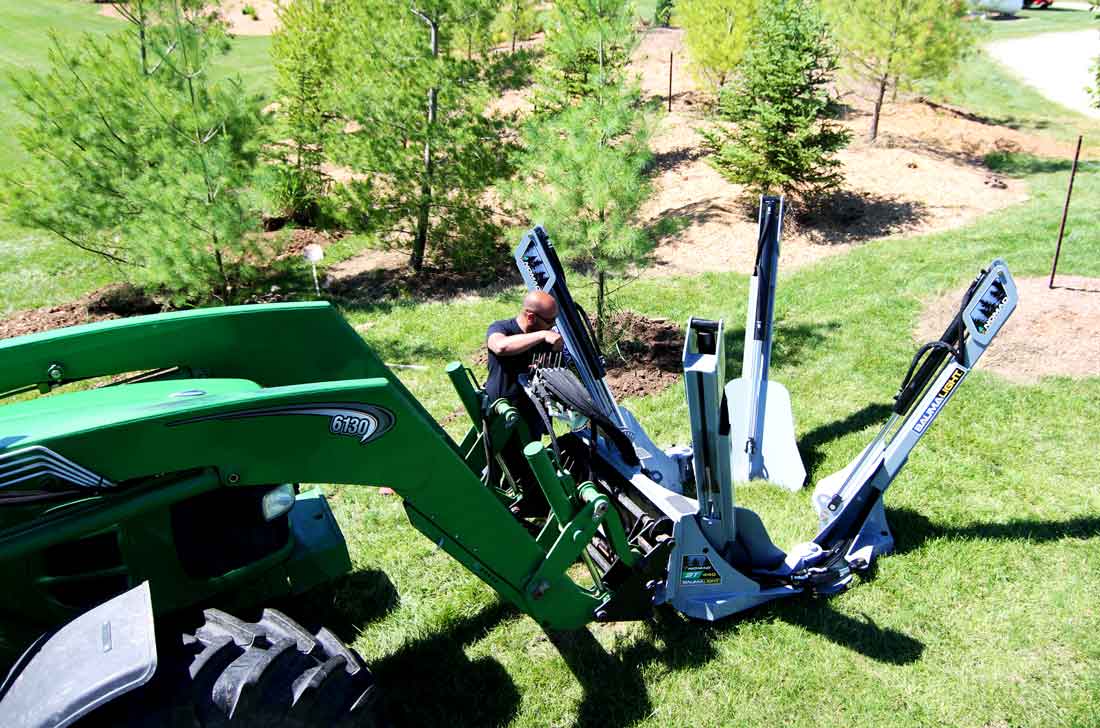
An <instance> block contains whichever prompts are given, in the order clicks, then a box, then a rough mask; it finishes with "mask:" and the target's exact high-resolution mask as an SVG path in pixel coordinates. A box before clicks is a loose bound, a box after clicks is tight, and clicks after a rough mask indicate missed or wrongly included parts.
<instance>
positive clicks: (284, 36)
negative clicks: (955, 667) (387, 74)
mask: <svg viewBox="0 0 1100 728" xmlns="http://www.w3.org/2000/svg"><path fill="white" fill-rule="evenodd" d="M277 12H278V16H279V30H277V31H276V32H275V35H274V37H273V38H272V40H271V59H272V65H273V66H274V68H275V95H276V98H277V99H278V103H279V107H278V110H277V112H276V116H275V125H274V128H273V129H272V135H271V136H272V139H271V141H270V142H269V143H268V144H267V149H268V150H269V151H268V154H267V157H268V160H267V161H269V162H270V165H269V166H268V167H267V168H266V169H265V170H264V176H265V177H266V180H267V184H266V185H265V186H266V188H267V190H268V194H269V196H270V197H271V198H272V202H273V205H274V207H275V208H276V210H278V212H279V214H281V215H282V216H284V217H288V218H290V219H292V220H294V221H295V222H298V223H300V224H303V225H311V224H313V223H314V222H315V219H316V217H317V215H318V213H319V210H320V204H321V200H322V198H323V197H324V194H325V188H326V177H325V174H324V171H323V163H324V161H325V148H326V146H327V144H328V141H329V138H330V137H331V135H332V134H333V133H334V126H335V122H336V113H335V103H336V102H335V98H334V88H333V85H334V82H333V73H334V70H335V69H334V60H333V56H332V47H333V42H334V40H335V38H336V32H337V28H336V24H335V22H334V16H333V14H332V12H331V8H330V7H329V3H327V2H325V0H293V2H289V3H287V4H284V5H280V6H279V8H278V11H277Z"/></svg>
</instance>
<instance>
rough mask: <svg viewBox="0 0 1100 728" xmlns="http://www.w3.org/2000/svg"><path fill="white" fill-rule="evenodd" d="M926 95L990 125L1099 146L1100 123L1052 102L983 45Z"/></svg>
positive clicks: (930, 88)
mask: <svg viewBox="0 0 1100 728" xmlns="http://www.w3.org/2000/svg"><path fill="white" fill-rule="evenodd" d="M1098 32H1100V29H1098ZM926 94H927V95H928V96H929V97H931V98H933V99H934V100H937V101H940V102H946V103H950V104H952V105H954V106H958V107H961V108H963V109H965V110H967V111H969V112H971V113H973V114H977V115H978V116H980V117H982V118H983V119H985V120H986V121H987V122H988V123H990V124H997V125H999V126H1007V127H1009V128H1012V129H1019V130H1021V131H1024V132H1029V133H1037V134H1043V135H1046V136H1050V137H1053V138H1055V139H1060V140H1063V141H1076V140H1077V135H1078V134H1083V135H1084V136H1085V149H1086V150H1088V149H1089V148H1090V147H1095V148H1097V149H1100V135H1098V134H1097V132H1100V121H1098V120H1096V119H1091V118H1089V117H1087V116H1085V115H1083V114H1081V113H1079V112H1077V111H1073V110H1072V109H1067V108H1065V107H1064V106H1061V105H1060V104H1056V103H1054V102H1053V101H1051V100H1050V99H1048V98H1046V97H1045V96H1043V95H1042V94H1040V93H1039V92H1038V91H1037V90H1035V89H1034V88H1033V87H1031V86H1028V85H1027V84H1024V83H1022V82H1021V81H1020V80H1019V79H1018V78H1016V77H1015V75H1014V74H1013V73H1012V71H1011V70H1009V69H1007V68H1005V67H1004V66H1002V65H1001V64H1000V63H998V62H997V61H995V60H993V59H992V58H991V57H990V56H989V54H988V53H986V52H985V51H984V50H981V49H978V50H976V51H975V52H974V54H973V55H972V56H970V58H968V59H967V61H966V62H965V63H962V64H960V65H959V67H958V68H957V69H956V70H955V71H954V72H953V73H952V74H951V75H950V76H949V77H948V78H947V79H946V80H944V81H943V82H940V83H937V84H935V85H934V86H931V87H929V88H928V89H927V90H926Z"/></svg>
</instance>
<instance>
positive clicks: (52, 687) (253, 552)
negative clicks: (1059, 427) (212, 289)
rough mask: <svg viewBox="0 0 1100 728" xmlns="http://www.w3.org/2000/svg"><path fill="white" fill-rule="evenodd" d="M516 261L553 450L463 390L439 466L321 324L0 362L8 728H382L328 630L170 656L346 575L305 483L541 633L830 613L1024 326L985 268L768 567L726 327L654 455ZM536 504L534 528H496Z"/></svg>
mask: <svg viewBox="0 0 1100 728" xmlns="http://www.w3.org/2000/svg"><path fill="white" fill-rule="evenodd" d="M765 232H767V231H765ZM763 237H767V236H766V235H764V236H763ZM516 262H517V265H518V267H519V268H520V271H521V273H522V274H523V276H524V279H525V281H526V283H527V285H528V287H529V288H541V289H544V290H546V291H547V292H549V293H551V294H552V295H553V296H554V297H555V299H556V300H557V302H558V306H559V315H558V319H557V322H556V323H557V328H558V330H559V332H560V333H561V334H562V336H563V339H564V340H565V348H566V351H565V352H564V354H563V355H562V356H558V357H555V358H554V359H553V360H552V361H545V362H542V364H543V365H542V366H540V367H539V368H537V369H536V370H534V371H533V372H532V373H531V375H530V376H529V377H528V378H526V380H525V382H524V384H525V386H526V391H527V393H528V395H529V396H530V397H531V398H532V402H533V403H534V404H535V405H536V409H537V411H538V412H540V413H541V415H542V416H543V417H544V418H545V420H546V423H547V424H548V425H549V426H550V427H549V429H550V430H551V433H552V435H551V438H550V440H549V441H548V442H547V443H543V442H542V441H539V440H537V439H532V438H531V437H530V436H529V434H528V428H527V425H526V424H525V422H524V420H523V418H522V417H521V416H520V414H519V412H518V411H517V409H516V408H515V407H513V406H512V405H511V404H509V403H508V402H506V401H503V400H501V401H496V402H490V401H488V400H487V398H486V396H485V394H484V392H483V391H482V390H480V389H479V388H478V387H477V386H476V385H475V383H474V380H473V377H472V375H471V373H470V372H469V371H468V370H466V369H465V368H464V367H462V366H461V365H459V364H452V365H450V366H449V367H448V369H447V375H448V376H449V377H450V378H451V381H452V382H453V384H454V386H455V389H456V393H457V396H458V398H459V400H460V401H461V403H462V405H463V406H464V408H465V410H466V412H467V413H468V414H469V417H470V421H471V426H470V429H469V432H468V434H467V435H466V437H465V438H464V439H463V440H462V441H461V442H456V441H454V440H452V438H451V437H449V436H448V434H447V433H446V432H445V431H444V430H443V429H442V428H441V427H440V425H439V424H438V423H437V422H435V420H433V419H432V417H431V416H430V415H429V414H428V412H427V411H426V410H425V409H424V407H423V406H421V404H420V403H419V402H417V400H416V398H415V397H414V396H413V395H412V394H411V393H410V392H409V391H408V390H407V389H406V388H405V386H404V385H402V383H401V382H400V380H398V378H397V377H396V376H395V375H394V373H393V372H392V371H390V370H389V369H388V368H387V367H386V366H385V365H384V364H383V362H382V361H381V360H380V359H379V357H378V356H377V355H376V354H375V352H374V351H372V350H371V348H370V347H369V346H367V345H366V344H365V343H364V342H363V340H362V339H361V338H360V337H359V335H358V334H356V332H355V331H354V330H353V329H352V328H351V326H349V325H348V324H347V323H346V322H345V321H344V320H343V319H342V318H341V316H340V315H339V314H338V313H337V312H336V310H335V309H333V308H332V307H331V306H330V305H328V304H327V303H292V304H274V305H259V306H238V307H227V308H220V309H209V310H197V311H187V312H180V313H167V314H159V315H153V316H140V317H136V318H130V319H124V320H117V321H110V322H104V323H97V324H90V325H85V326H77V327H73V328H67V329H62V330H58V331H52V332H48V333H42V334H35V335H31V336H24V337H19V338H15V339H10V340H6V341H0V394H2V395H3V396H4V397H5V399H4V402H5V404H3V405H2V406H0V581H2V583H3V584H4V590H3V593H2V596H0V620H2V625H3V628H4V631H5V634H6V635H7V636H8V639H9V641H14V642H17V643H19V646H20V647H23V646H25V645H26V644H27V640H22V641H21V640H20V638H19V635H28V634H34V633H39V634H41V633H43V632H44V634H42V636H41V637H39V638H38V639H35V640H33V642H31V643H30V647H29V648H27V649H26V650H25V652H23V654H22V657H20V658H18V660H17V661H16V662H15V664H14V667H13V668H12V669H11V672H10V674H9V675H8V677H7V679H6V680H5V681H4V682H3V684H2V685H0V725H2V726H28V727H30V726H64V725H69V724H71V723H74V722H78V721H79V722H80V724H81V725H87V724H95V725H188V726H193V725H198V726H215V725H259V724H263V725H265V726H267V727H269V728H272V727H274V726H332V725H345V724H346V725H353V724H354V725H372V724H375V723H376V722H378V721H380V720H381V718H380V716H379V713H378V702H379V701H378V699H377V693H378V691H377V689H376V687H375V685H374V684H373V681H372V679H371V676H370V673H369V672H368V670H367V668H366V667H365V666H364V665H363V663H362V661H361V659H360V658H359V657H358V656H357V655H356V654H355V653H354V652H353V651H352V650H350V649H348V648H347V647H346V646H345V645H344V644H342V643H341V642H340V641H339V640H338V639H337V638H336V637H335V636H334V635H333V634H332V633H330V632H328V631H327V630H324V629H321V630H320V631H317V632H310V631H307V630H305V629H303V628H302V627H301V626H299V625H298V624H297V623H296V622H294V621H292V620H291V619H290V618H289V617H287V616H286V615H284V614H282V613H280V612H278V611H275V610H270V609H268V610H266V611H264V612H263V616H262V617H261V618H260V619H258V620H257V621H252V622H245V621H241V620H239V619H236V618H234V617H233V616H230V613H229V612H228V611H221V610H220V609H211V608H207V609H205V611H204V612H202V616H201V617H200V618H197V619H194V620H193V621H192V623H193V624H195V625H197V626H195V627H194V628H191V629H188V630H186V631H184V632H182V633H174V634H173V633H171V632H170V631H169V629H168V626H169V625H171V624H175V622H174V621H170V620H168V621H166V617H169V616H172V615H179V614H186V613H188V612H189V610H192V611H193V610H195V609H196V605H203V606H208V605H210V604H216V605H218V606H219V607H221V608H224V609H226V610H233V609H236V608H238V607H241V606H252V607H255V606H257V605H261V604H263V603H264V602H266V601H269V600H271V599H274V598H276V597H281V596H286V595H291V594H297V593H300V592H303V591H305V590H307V589H310V588H312V587H314V586H316V585H318V584H321V583H323V582H327V581H331V580H333V579H335V578H337V577H338V576H340V575H342V574H344V573H346V572H348V571H349V570H350V568H351V563H350V560H349V558H348V552H347V547H346V545H345V543H344V540H343V538H342V536H341V534H340V530H339V527H338V525H337V523H336V522H335V520H334V518H333V516H332V513H331V512H330V510H329V507H328V505H327V504H326V501H325V498H324V497H323V496H322V495H321V493H320V492H319V491H317V490H311V489H306V488H305V487H303V486H301V485H300V484H301V483H343V484H359V485H370V486H389V487H391V488H393V489H394V490H395V491H396V492H397V493H398V494H399V496H400V497H401V498H402V499H403V502H404V506H405V510H406V513H407V515H408V519H409V522H410V523H411V524H412V525H413V527H415V528H416V529H417V530H419V531H420V532H421V533H423V534H424V535H425V536H426V537H427V538H429V539H430V540H431V541H432V543H434V544H436V545H437V546H438V547H439V548H440V549H443V550H444V551H446V552H447V553H449V554H450V555H451V556H453V557H454V558H455V559H456V560H457V561H458V562H459V563H461V564H462V565H463V566H465V567H466V568H468V569H469V570H470V571H472V572H473V573H474V574H476V575H477V576H478V577H479V578H481V579H482V580H483V581H484V582H485V583H486V584H488V585H489V586H490V587H492V588H493V589H494V590H495V591H496V592H497V593H498V594H499V595H500V597H501V598H502V599H504V600H505V601H507V602H509V603H511V604H513V605H515V607H517V608H518V609H519V610H521V611H523V612H525V613H526V614H528V615H530V616H531V617H532V618H533V619H535V620H537V621H538V623H539V624H540V625H542V626H544V627H545V628H547V629H575V628H579V627H582V626H583V625H585V624H587V623H589V622H591V621H611V620H626V619H643V618H646V617H647V616H649V615H650V614H651V612H652V610H653V609H654V608H655V607H656V606H658V605H667V607H666V608H674V609H677V610H680V611H681V612H683V613H685V614H688V615H690V616H692V617H695V618H698V619H702V620H714V619H720V618H723V617H726V616H728V615H730V614H734V613H736V612H739V611H741V610H744V609H748V608H750V607H753V606H756V605H759V604H762V603H764V602H767V601H769V600H773V599H779V598H793V597H797V596H798V595H800V594H832V593H836V592H839V591H841V590H843V589H845V588H847V587H848V586H849V585H850V584H851V583H852V582H853V580H854V578H855V576H857V575H858V574H860V573H862V572H864V571H865V570H867V569H869V568H870V566H871V564H872V563H873V562H874V560H875V559H876V558H877V557H878V556H880V555H883V554H886V553H888V552H889V551H890V550H891V549H892V547H893V538H892V535H891V533H890V528H889V526H888V524H887V520H886V512H885V510H884V508H883V502H882V496H883V492H884V491H885V490H886V488H887V487H888V486H889V484H890V483H891V482H892V481H893V479H894V478H895V476H896V475H897V474H898V471H899V470H900V469H901V467H902V465H903V464H904V462H905V460H906V458H907V457H908V455H909V452H910V451H911V450H912V448H913V447H914V446H915V444H916V442H917V441H918V440H919V439H920V438H921V437H922V436H923V435H924V434H925V433H926V432H927V430H928V428H929V426H930V425H931V422H932V421H933V420H934V419H935V418H936V417H937V416H938V415H939V414H940V413H941V412H942V410H943V407H944V405H945V404H946V402H947V401H948V400H949V399H950V398H951V397H952V396H953V394H954V393H955V391H957V390H958V388H959V385H960V384H961V382H962V381H963V380H964V379H965V378H966V376H967V373H968V372H969V370H970V368H971V367H972V366H973V364H974V362H975V361H976V360H977V358H978V357H979V356H981V353H982V352H983V351H984V349H985V347H986V346H988V345H989V343H990V341H991V339H992V338H993V336H994V335H995V334H996V333H997V331H998V330H999V328H1000V326H1001V325H1002V324H1003V323H1004V321H1005V320H1006V319H1007V317H1008V315H1009V314H1010V313H1011V311H1012V309H1013V308H1014V307H1015V305H1016V292H1015V288H1014V286H1013V283H1012V278H1011V276H1010V275H1009V273H1008V270H1007V268H1006V267H1005V266H1004V264H1003V263H1002V262H1000V261H995V262H994V263H993V264H992V265H990V266H989V267H988V268H986V269H985V270H983V271H982V272H981V273H980V274H979V275H978V276H977V278H975V280H974V284H973V285H972V286H971V288H970V290H969V291H968V294H967V298H966V300H965V301H964V302H963V305H962V307H961V308H960V311H959V313H958V315H957V316H956V317H955V319H954V320H953V321H952V322H951V324H950V325H949V326H948V327H947V328H946V330H945V332H944V335H943V337H941V339H940V340H939V341H937V342H932V343H930V344H929V345H928V346H927V347H925V348H924V349H922V352H921V353H920V354H918V357H917V358H916V359H915V360H914V362H913V365H912V366H911V367H910V371H909V375H908V376H907V377H906V381H905V382H904V383H903V386H902V388H901V390H900V391H899V394H898V397H897V400H896V406H895V408H894V411H895V414H894V415H893V417H892V418H891V419H890V421H889V422H888V423H887V424H886V425H885V426H884V428H883V430H882V432H880V434H879V436H878V437H876V438H875V440H874V441H873V442H872V443H871V444H870V445H868V447H867V448H866V449H865V450H864V452H863V453H861V455H860V456H859V457H858V458H857V459H856V461H854V462H853V463H852V465H850V466H849V467H848V468H846V469H845V470H844V471H842V472H841V473H838V474H836V475H835V476H832V477H831V478H829V479H826V480H824V481H822V484H821V485H819V486H818V488H817V491H816V492H815V494H814V497H813V503H814V507H815V509H816V510H817V516H818V518H819V520H820V523H821V530H820V532H819V533H818V535H817V536H816V537H815V539H814V540H813V541H811V542H810V543H807V544H801V545H798V546H796V547H795V548H793V549H791V550H790V551H788V552H784V551H783V550H781V549H779V548H778V547H776V546H775V545H774V544H773V543H772V542H771V540H770V539H769V537H768V535H767V530H766V528H765V527H764V525H763V523H762V522H761V520H760V518H759V517H758V516H757V515H756V514H755V513H753V512H752V511H749V510H746V509H744V508H740V507H737V506H736V505H735V503H734V490H733V483H732V481H731V477H730V458H731V449H732V447H733V446H731V440H730V437H731V424H730V423H731V421H732V420H736V419H737V417H738V414H739V413H737V412H730V411H729V410H730V409H731V405H730V403H729V400H728V399H727V397H726V395H725V392H724V386H725V385H726V377H725V371H724V366H725V364H724V354H723V351H724V347H723V346H722V340H723V336H724V334H723V323H722V322H721V321H709V320H702V319H697V318H693V319H691V321H690V322H689V324H688V327H687V330H686V335H685V347H684V366H685V385H686V388H687V395H688V402H689V412H690V417H691V432H692V438H693V443H692V447H690V448H684V447H682V448H679V449H676V450H670V451H668V452H665V451H662V450H661V449H660V448H658V447H657V446H656V445H655V444H654V443H653V442H652V441H651V440H650V439H649V437H648V436H647V435H646V434H645V431H644V429H643V428H642V426H641V425H640V424H639V423H638V421H637V420H636V419H635V418H634V417H633V416H632V415H631V414H630V412H629V411H627V410H626V409H625V408H623V407H621V406H619V405H617V404H616V402H615V399H614V396H613V394H612V392H611V390H610V389H609V388H608V387H607V385H606V383H605V382H604V376H603V375H604V361H603V358H602V356H601V354H600V352H599V350H598V349H597V347H596V345H595V343H594V341H593V337H592V336H591V332H590V330H589V328H588V322H587V317H586V316H585V315H584V312H583V311H582V310H581V308H580V307H579V306H578V305H576V304H575V303H574V302H573V299H572V297H571V296H570V294H569V289H568V287H567V285H566V279H565V272H564V270H563V269H562V266H561V264H560V262H559V261H558V258H557V255H556V253H555V251H554V247H553V245H552V243H551V241H550V239H549V237H548V236H547V234H546V233H545V231H544V230H542V229H541V228H536V229H535V230H533V231H532V232H531V233H529V234H528V235H526V236H525V237H524V239H523V241H522V242H521V243H520V245H519V247H518V248H517V250H516ZM765 435H766V433H765ZM521 454H522V455H521ZM517 462H519V463H520V464H526V466H527V467H522V468H521V467H518V466H517V465H516V463H517ZM521 471H522V472H521ZM531 504H535V505H536V506H539V507H541V509H542V510H541V512H536V517H535V518H521V517H520V516H518V515H516V512H524V511H526V512H530V511H531V510H532V508H531V507H530V505H531ZM517 505H527V506H528V507H527V508H517V507H516V506H517ZM575 564H581V565H582V568H581V570H580V571H581V572H583V573H584V577H583V578H581V577H578V576H577V574H578V573H579V572H578V570H577V569H575V568H573V567H574V565H575ZM13 635H14V636H13ZM429 697H430V696H429Z"/></svg>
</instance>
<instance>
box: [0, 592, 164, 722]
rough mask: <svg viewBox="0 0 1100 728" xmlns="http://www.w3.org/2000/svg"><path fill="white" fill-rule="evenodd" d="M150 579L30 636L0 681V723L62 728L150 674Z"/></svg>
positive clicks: (153, 655)
mask: <svg viewBox="0 0 1100 728" xmlns="http://www.w3.org/2000/svg"><path fill="white" fill-rule="evenodd" d="M156 669H157V647H156V634H155V632H154V629H153V604H152V597H151V594H150V591H149V582H144V583H143V584H141V585H140V586H137V587H135V588H133V589H131V590H130V591H127V592H124V593H122V594H120V595H118V596H117V597H115V598H114V599H111V600H110V601H107V602H104V603H103V604H100V605H99V606H97V607H94V608H93V609H91V610H89V611H87V612H85V613H84V614H82V615H80V616H79V617H77V618H76V619H74V620H73V621H71V622H69V623H68V624H66V625H64V626H62V627H61V628H60V629H58V630H57V631H56V632H54V633H53V634H52V635H45V636H43V637H42V638H40V639H39V640H38V641H37V642H35V643H34V644H33V645H32V646H31V647H30V649H28V650H27V651H26V652H25V653H24V654H23V656H22V657H20V658H19V660H18V661H17V662H16V663H15V666H14V667H13V668H12V670H11V672H10V673H9V674H8V676H7V678H6V679H5V680H4V683H3V685H0V725H3V726H22V727H23V728H47V727H49V728H64V726H67V725H69V724H71V723H72V722H73V721H75V720H77V719H78V718H80V717H81V716H83V715H86V714H87V713H89V712H91V711H92V710H95V709H96V708H98V707H99V706H101V705H103V704H104V703H108V702H110V701H112V700H114V699H115V698H117V697H119V696H120V695H123V694H125V693H127V692H129V691H131V690H133V689H134V688H137V687H140V686H142V685H144V684H145V683H147V682H149V680H150V679H151V678H152V677H153V673H154V672H156Z"/></svg>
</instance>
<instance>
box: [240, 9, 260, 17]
mask: <svg viewBox="0 0 1100 728" xmlns="http://www.w3.org/2000/svg"><path fill="white" fill-rule="evenodd" d="M241 14H242V15H248V16H250V17H251V18H252V19H253V20H259V19H260V16H259V15H258V14H257V13H256V8H254V7H253V6H252V5H245V6H244V7H243V8H241Z"/></svg>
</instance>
